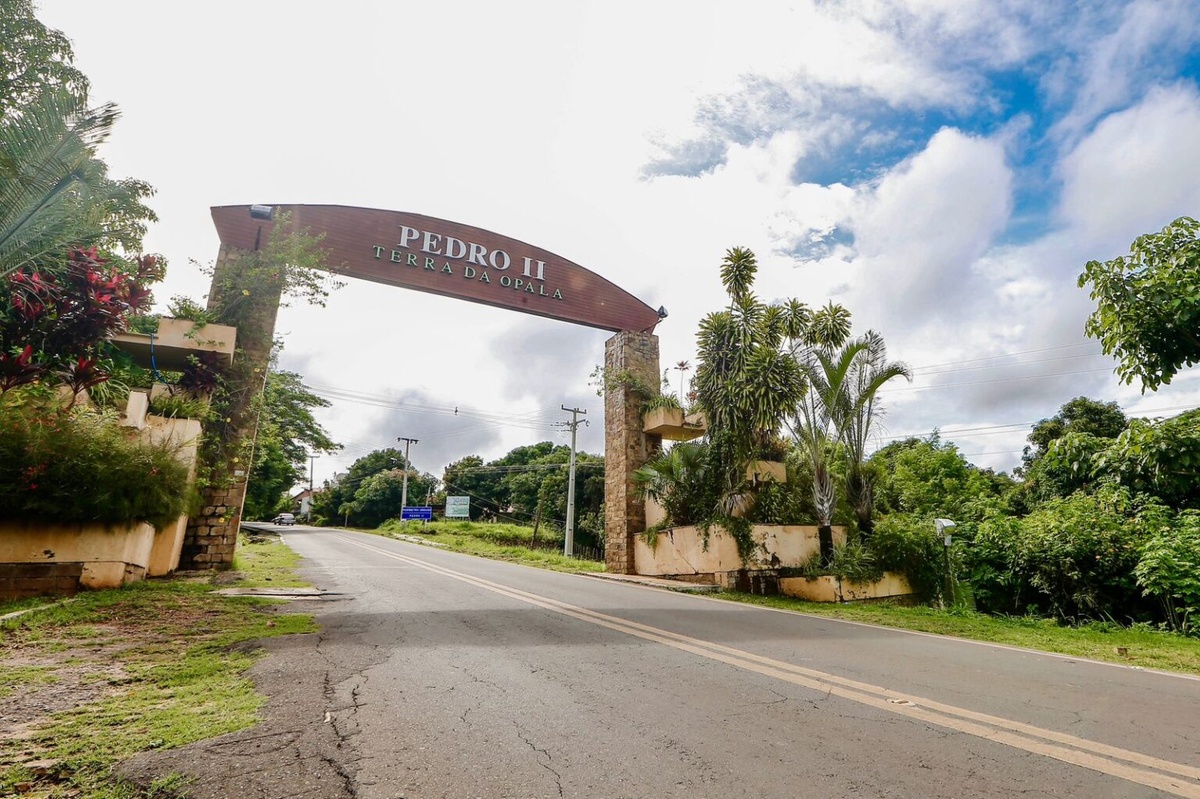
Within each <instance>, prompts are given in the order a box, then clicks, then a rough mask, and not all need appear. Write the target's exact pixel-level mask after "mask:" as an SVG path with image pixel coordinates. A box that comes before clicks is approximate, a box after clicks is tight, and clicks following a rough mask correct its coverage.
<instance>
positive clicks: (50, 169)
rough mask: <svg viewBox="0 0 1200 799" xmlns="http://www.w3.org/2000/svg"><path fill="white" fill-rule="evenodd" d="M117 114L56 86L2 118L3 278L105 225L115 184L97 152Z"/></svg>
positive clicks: (86, 241) (86, 238)
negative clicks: (82, 101) (108, 194)
mask: <svg viewBox="0 0 1200 799" xmlns="http://www.w3.org/2000/svg"><path fill="white" fill-rule="evenodd" d="M116 119H117V109H116V106H114V105H112V104H106V105H102V106H100V107H99V108H94V109H84V108H81V107H80V106H79V103H78V100H76V99H75V98H72V97H71V96H69V95H67V94H66V93H62V92H58V93H49V94H46V95H45V96H43V97H42V98H41V102H38V103H35V104H31V105H29V106H27V107H26V108H24V109H22V113H21V114H19V115H14V116H10V117H8V118H6V119H4V120H3V122H0V153H2V154H3V156H2V157H0V278H2V277H4V276H6V275H8V274H10V273H11V272H13V271H15V270H17V269H19V268H21V267H22V266H25V265H27V264H30V263H35V262H37V261H38V260H40V259H42V258H45V257H47V256H59V255H61V254H63V253H65V251H66V248H67V247H68V246H69V245H72V244H90V243H93V242H92V241H89V239H95V238H96V237H97V233H98V232H100V231H102V229H103V226H104V222H105V219H106V217H107V216H108V214H109V213H111V210H112V209H111V208H110V207H109V205H108V202H107V198H106V197H104V196H103V192H104V191H105V189H108V188H111V185H112V184H111V182H109V181H107V177H106V174H105V168H104V164H103V163H102V162H100V161H98V160H96V159H95V158H94V154H95V147H96V145H97V144H99V143H100V142H101V141H103V140H104V138H105V137H106V136H107V135H108V133H109V132H110V131H111V129H112V126H113V123H114V122H115V121H116ZM98 193H99V194H100V195H101V196H96V195H97V194H98Z"/></svg>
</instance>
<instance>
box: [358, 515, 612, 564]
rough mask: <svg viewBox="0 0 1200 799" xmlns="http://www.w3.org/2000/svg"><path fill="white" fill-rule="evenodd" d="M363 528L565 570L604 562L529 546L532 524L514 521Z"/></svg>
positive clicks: (406, 524)
mask: <svg viewBox="0 0 1200 799" xmlns="http://www.w3.org/2000/svg"><path fill="white" fill-rule="evenodd" d="M363 532H368V533H373V534H375V535H381V536H384V537H386V538H401V539H402V538H404V537H406V536H407V537H409V538H419V539H422V540H424V541H429V542H431V543H434V544H439V545H441V546H443V547H445V548H446V549H449V550H451V551H453V552H464V553H466V554H468V555H478V556H480V557H484V558H491V559H493V560H506V561H509V562H512V563H522V564H524V565H526V566H537V567H539V568H543V569H553V570H554V571H565V572H602V571H604V564H603V563H600V562H598V561H594V560H583V559H581V558H568V557H566V556H565V555H563V554H562V553H561V552H556V551H553V550H549V549H534V548H531V544H532V543H533V542H532V540H531V539H532V536H531V534H532V532H533V528H530V527H521V526H519V525H515V524H477V523H475V522H430V523H428V524H426V525H424V526H423V525H422V524H421V523H420V522H398V521H394V520H393V521H390V522H385V523H384V525H383V526H382V527H380V528H379V529H378V530H364V531H363Z"/></svg>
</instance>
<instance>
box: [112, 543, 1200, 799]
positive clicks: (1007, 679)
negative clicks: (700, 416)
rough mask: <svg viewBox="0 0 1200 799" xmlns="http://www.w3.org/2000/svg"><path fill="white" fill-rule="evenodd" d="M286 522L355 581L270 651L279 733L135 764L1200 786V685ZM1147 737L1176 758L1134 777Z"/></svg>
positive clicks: (351, 774)
mask: <svg viewBox="0 0 1200 799" xmlns="http://www.w3.org/2000/svg"><path fill="white" fill-rule="evenodd" d="M282 535H283V539H284V541H285V542H287V543H288V544H290V545H291V546H293V547H294V548H295V549H296V550H297V551H298V552H300V554H302V555H304V556H305V558H306V559H307V560H306V565H305V568H304V573H305V575H306V576H307V577H308V579H310V580H311V581H312V582H313V583H314V584H315V585H316V586H318V587H319V588H322V589H325V590H327V591H330V592H336V594H337V595H336V596H331V597H329V598H327V599H325V600H323V601H321V602H305V603H304V604H303V605H300V606H298V609H300V610H304V611H309V610H315V612H316V613H317V616H318V621H319V623H320V624H321V627H322V632H321V633H319V634H315V635H307V636H293V637H289V638H281V639H272V640H270V641H268V642H267V649H268V652H269V655H268V657H266V658H265V659H264V660H263V661H261V662H260V663H259V664H258V666H256V667H255V669H254V673H253V677H254V679H255V680H256V682H257V684H258V685H259V687H260V689H261V690H262V691H264V692H265V693H266V694H267V695H268V696H269V697H270V702H269V705H268V707H267V709H266V711H265V713H264V722H263V724H261V725H260V726H258V727H256V728H254V729H252V730H246V731H243V732H242V733H237V734H234V735H229V736H223V737H221V738H217V739H213V740H211V741H206V742H202V743H200V744H196V745H193V746H191V747H187V748H184V749H181V750H176V751H171V752H156V753H149V754H147V755H143V756H141V757H139V758H137V759H136V760H134V761H131V762H130V763H128V764H126V765H125V766H124V767H123V773H125V774H126V775H127V776H131V777H133V778H135V779H136V780H137V781H139V782H143V783H145V782H148V781H149V779H151V778H152V777H153V776H155V775H161V774H164V773H168V772H171V771H178V772H182V773H185V774H188V775H190V776H191V777H193V779H194V780H195V783H194V786H193V788H192V795H193V796H194V797H196V799H210V798H215V797H253V798H257V797H263V798H264V799H266V798H267V797H272V798H274V797H361V798H362V799H400V798H401V797H402V798H403V799H425V798H427V797H454V798H455V799H461V798H464V797H527V798H528V797H606V798H610V797H614V798H615V797H710V796H711V797H717V796H719V797H723V798H724V797H756V798H758V797H794V796H860V797H1001V796H1003V797H1008V796H1014V795H1018V794H1024V795H1031V796H1039V795H1044V796H1054V797H1087V798H1088V799H1092V798H1093V797H1157V796H1175V795H1179V796H1192V795H1196V796H1200V755H1198V752H1197V744H1196V736H1195V729H1196V719H1197V718H1200V713H1198V711H1200V682H1198V681H1196V680H1192V679H1187V678H1182V677H1176V676H1169V675H1162V674H1157V673H1153V672H1145V671H1138V670H1134V669H1129V668H1124V667H1119V666H1111V665H1103V664H1095V663H1090V662H1086V661H1079V660H1074V659H1070V658H1063V657H1058V656H1052V655H1044V654H1041V653H1035V652H1027V651H1020V650H1012V649H1006V648H999V647H990V646H985V645H979V644H972V643H969V642H962V641H955V640H952V639H944V638H937V637H933V636H923V635H916V634H910V633H902V632H898V631H891V630H884V629H881V628H875V627H869V626H864V625H856V624H849V623H843V622H837V621H833V620H830V619H821V618H814V617H807V616H801V615H798V614H789V613H781V612H773V611H769V610H765V609H761V608H753V607H748V606H743V605H737V604H732V603H722V602H719V601H716V600H712V599H707V598H703V597H697V596H690V595H682V594H676V593H673V592H666V591H659V590H653V589H647V588H643V587H639V586H635V585H628V584H623V583H614V582H610V581H605V580H599V579H595V578H589V577H585V576H580V575H566V574H558V573H553V572H545V571H540V570H535V569H529V568H526V567H521V566H515V565H512V564H506V563H499V562H494V561H487V560H481V559H476V558H471V557H468V556H464V555H458V554H455V553H450V552H444V551H440V550H435V549H431V548H427V547H421V546H419V545H415V544H410V543H405V542H399V541H390V540H386V539H381V538H379V537H375V536H368V535H363V534H357V533H349V532H343V531H336V530H328V529H316V528H305V527H296V528H294V529H293V528H289V529H288V530H286V531H283V533H282ZM822 681H827V682H828V685H826V682H822ZM857 685H867V686H878V687H879V690H880V691H881V692H882V693H880V696H879V697H875V696H873V695H870V692H868V691H866V689H860V688H854V687H853V686H857ZM847 686H851V687H847ZM860 694H861V696H860ZM909 697H913V699H911V700H910V699H909ZM946 708H949V710H947V709H946ZM959 710H961V711H962V712H961V713H958V715H955V713H957V712H958V711H959ZM964 714H966V715H964ZM970 714H974V715H970ZM981 714H987V715H986V716H985V715H981ZM982 718H987V719H999V720H1000V721H989V722H987V723H986V725H985V724H984V723H982V722H978V723H977V722H974V721H969V720H968V721H964V720H963V719H982ZM972 724H975V725H976V726H980V727H981V728H983V729H984V731H983V732H982V733H981V732H979V731H975V732H974V733H972V732H971V728H972ZM1005 725H1026V727H1024V728H1021V729H1019V730H1018V732H1019V734H1015V735H1011V736H1010V735H1007V733H1006V730H1007V729H1008V728H1007V727H1006V726H1005ZM1014 729H1016V728H1014ZM993 730H999V732H997V733H996V734H991V731H993ZM1031 730H1032V732H1031ZM1039 735H1042V737H1046V738H1052V737H1054V736H1059V737H1061V736H1066V735H1069V736H1077V738H1063V739H1062V740H1065V741H1068V743H1066V744H1062V743H1058V744H1054V745H1053V746H1051V745H1049V744H1043V743H1039V741H1041V740H1042V738H1039V737H1038V736H1039ZM1055 740H1057V739H1055ZM1026 741H1033V743H1032V744H1029V743H1026ZM1054 746H1056V747H1058V748H1059V749H1061V750H1062V751H1063V752H1065V753H1066V754H1065V755H1064V754H1061V753H1060V754H1059V755H1058V756H1048V755H1047V754H1046V753H1045V751H1043V750H1046V751H1049V750H1051V749H1053V748H1054ZM1038 747H1041V749H1039V748H1038ZM1127 750H1128V751H1132V752H1136V753H1140V754H1139V756H1151V757H1155V758H1159V759H1161V761H1155V762H1156V763H1160V762H1162V763H1166V764H1167V766H1162V765H1155V766H1154V767H1153V768H1150V767H1146V768H1144V769H1142V767H1141V766H1139V767H1138V768H1137V769H1133V770H1132V771H1131V772H1130V773H1133V774H1134V775H1135V776H1132V777H1130V776H1128V775H1127V774H1125V773H1124V772H1123V771H1121V769H1122V768H1125V767H1126V766H1127V765H1128V761H1130V758H1129V757H1127V756H1126V755H1125V754H1124V753H1125V752H1126V751H1127ZM1093 751H1095V752H1100V753H1102V756H1101V757H1099V758H1098V759H1094V760H1091V761H1087V762H1091V763H1093V764H1097V763H1098V764H1099V765H1093V766H1092V767H1084V766H1081V765H1078V764H1077V763H1075V762H1073V759H1077V757H1078V756H1079V753H1080V752H1083V753H1084V754H1087V753H1092V752H1093ZM1084 760H1086V758H1085V759H1084ZM1064 761H1066V762H1064ZM1105 762H1112V763H1115V764H1117V765H1116V766H1114V767H1113V769H1108V767H1107V766H1105V765H1104V763H1105ZM1138 769H1142V770H1141V771H1139V770H1138ZM1164 769H1165V770H1166V771H1167V772H1168V777H1167V778H1164V779H1158V778H1157V777H1154V775H1155V774H1157V775H1158V776H1159V777H1161V776H1162V773H1163V771H1164ZM1172 769H1174V770H1173V771H1172ZM1189 770H1196V774H1197V778H1191V777H1189V776H1187V775H1188V774H1190V773H1191V772H1190V771H1189ZM1143 771H1144V772H1145V773H1146V774H1150V775H1151V777H1154V778H1153V779H1152V778H1151V777H1145V776H1137V775H1138V774H1142V772H1143ZM1180 774H1183V775H1184V776H1183V777H1180V776H1179V775H1180ZM1171 775H1174V776H1171ZM1156 779H1157V782H1156V781H1155V780H1156ZM1172 780H1174V782H1172ZM1176 784H1178V786H1181V787H1178V788H1176V787H1173V786H1176ZM1164 785H1165V788H1164ZM1190 791H1191V792H1190Z"/></svg>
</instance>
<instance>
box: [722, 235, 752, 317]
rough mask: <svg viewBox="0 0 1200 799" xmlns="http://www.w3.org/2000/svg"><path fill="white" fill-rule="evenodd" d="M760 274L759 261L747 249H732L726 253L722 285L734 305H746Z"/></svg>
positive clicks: (723, 262)
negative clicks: (756, 277)
mask: <svg viewBox="0 0 1200 799" xmlns="http://www.w3.org/2000/svg"><path fill="white" fill-rule="evenodd" d="M757 272H758V259H757V258H756V257H755V255H754V253H753V252H752V251H751V250H748V249H746V248H745V247H732V248H730V249H729V250H726V251H725V260H724V261H722V262H721V283H722V284H723V285H724V286H725V291H726V293H728V294H729V298H730V299H731V300H732V301H733V304H734V305H745V304H747V300H748V299H749V297H750V287H751V286H753V285H754V275H755V274H756V273H757Z"/></svg>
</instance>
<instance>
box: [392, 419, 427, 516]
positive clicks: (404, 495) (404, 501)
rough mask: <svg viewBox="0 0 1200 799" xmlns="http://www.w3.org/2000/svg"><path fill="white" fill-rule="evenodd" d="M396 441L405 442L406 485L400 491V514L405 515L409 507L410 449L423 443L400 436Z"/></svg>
mask: <svg viewBox="0 0 1200 799" xmlns="http://www.w3.org/2000/svg"><path fill="white" fill-rule="evenodd" d="M396 440H397V441H403V442H404V483H403V487H402V488H401V489H400V512H401V513H403V512H404V509H405V508H406V507H408V467H409V460H408V448H409V446H411V445H412V444H419V443H421V442H419V441H418V440H417V439H415V438H405V437H404V436H400V437H399V438H397V439H396Z"/></svg>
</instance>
